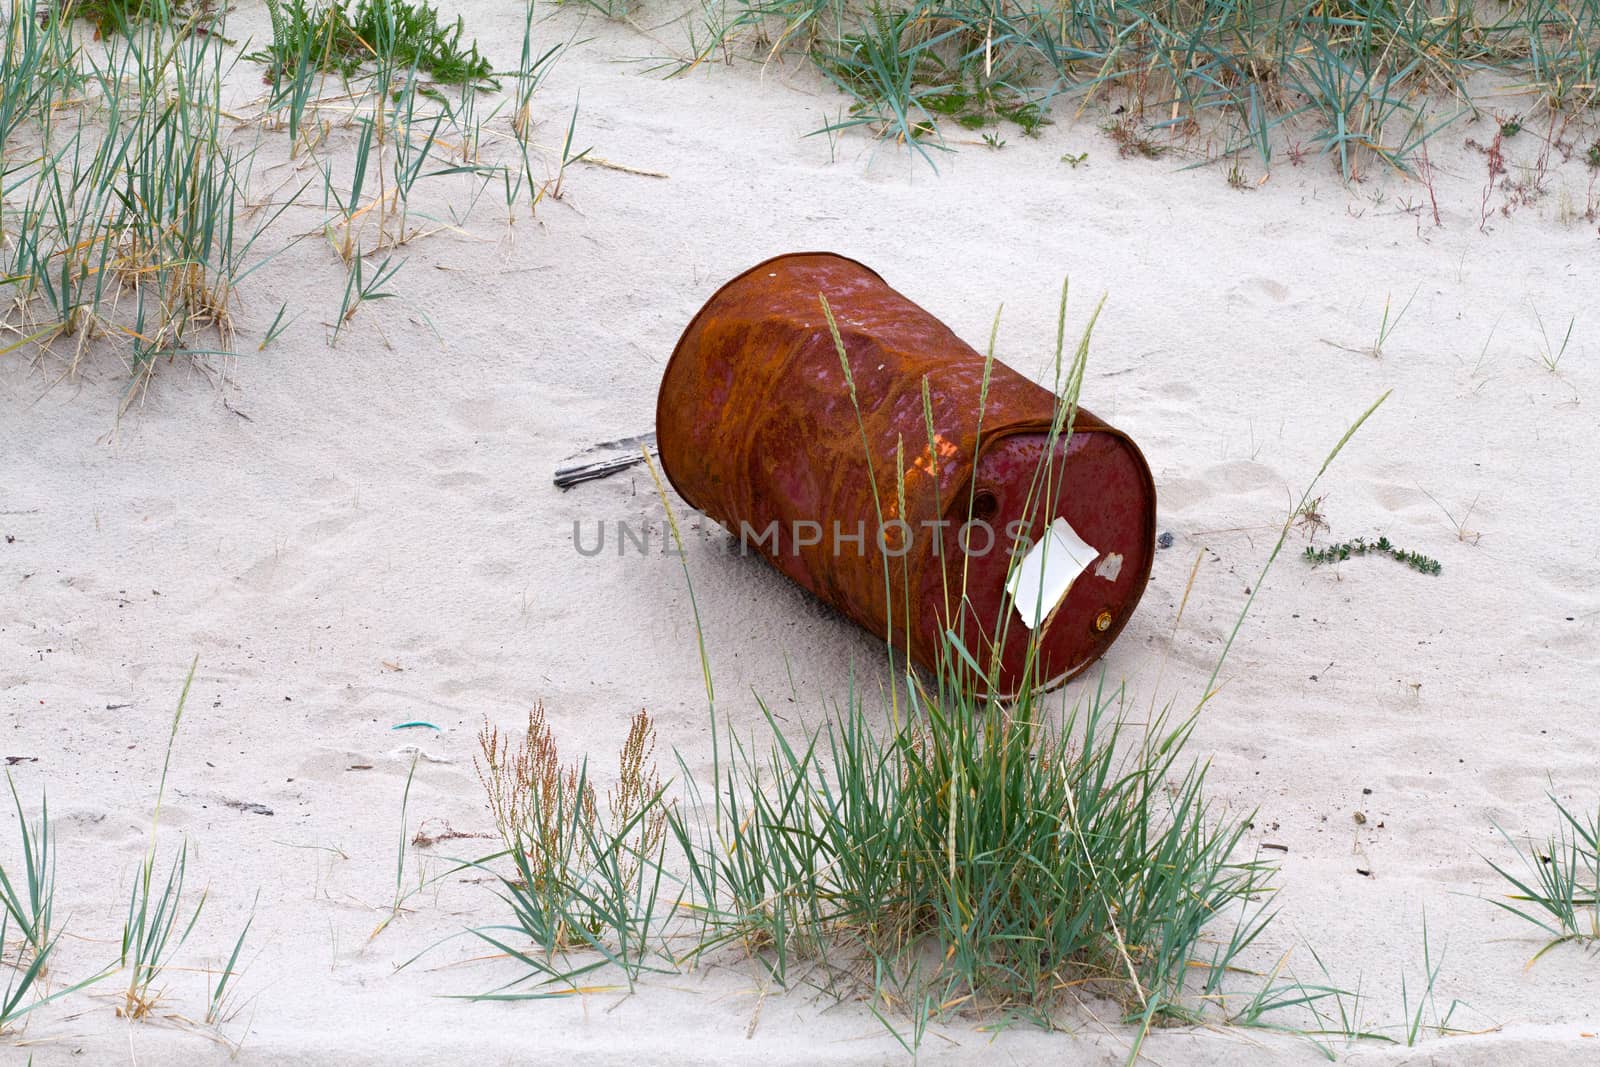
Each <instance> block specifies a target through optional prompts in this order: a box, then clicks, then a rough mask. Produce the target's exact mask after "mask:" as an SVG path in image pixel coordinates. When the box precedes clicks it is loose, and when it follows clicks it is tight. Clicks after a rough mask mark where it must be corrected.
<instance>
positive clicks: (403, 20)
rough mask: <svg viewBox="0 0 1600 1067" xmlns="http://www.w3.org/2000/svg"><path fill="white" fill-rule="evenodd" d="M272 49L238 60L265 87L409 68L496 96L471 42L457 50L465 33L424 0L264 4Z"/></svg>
mask: <svg viewBox="0 0 1600 1067" xmlns="http://www.w3.org/2000/svg"><path fill="white" fill-rule="evenodd" d="M267 10H268V12H269V13H270V14H271V18H272V41H271V42H270V43H269V44H268V45H267V46H266V48H264V49H262V50H261V51H258V52H252V53H249V54H248V55H246V56H245V58H246V59H252V60H255V61H257V62H259V63H263V64H265V65H266V67H267V77H268V78H269V79H279V78H282V77H283V76H285V75H287V74H289V73H290V72H299V71H301V70H303V69H305V66H306V64H307V62H308V60H310V61H312V62H314V63H315V65H316V67H317V68H318V69H320V70H324V71H328V72H330V73H336V74H339V75H340V76H341V77H343V78H345V79H347V80H348V79H349V78H352V77H354V76H355V74H356V73H357V71H359V70H360V69H361V68H362V67H363V66H364V65H366V64H369V63H372V64H376V66H377V67H378V69H379V70H380V72H382V71H391V70H395V69H401V70H403V69H406V68H415V69H418V70H421V71H423V72H425V73H427V74H428V75H430V76H431V77H432V78H434V79H435V80H436V81H438V82H440V83H442V84H446V85H460V86H464V87H467V88H469V89H473V90H479V89H496V88H498V87H499V83H498V82H497V81H496V79H495V78H494V76H493V70H492V68H491V66H490V64H489V61H488V60H487V59H486V58H484V56H483V55H482V54H481V53H480V52H479V51H478V43H477V42H476V41H471V40H469V41H466V42H463V40H462V37H463V36H464V35H465V33H466V25H465V23H464V22H463V20H462V19H461V17H460V16H457V17H456V20H455V22H454V23H447V22H443V21H441V20H440V17H439V11H438V9H437V8H435V7H434V6H433V5H431V4H429V3H427V2H426V0H417V2H413V0H332V2H331V3H327V4H316V3H308V2H307V0H288V2H287V3H285V2H284V0H267Z"/></svg>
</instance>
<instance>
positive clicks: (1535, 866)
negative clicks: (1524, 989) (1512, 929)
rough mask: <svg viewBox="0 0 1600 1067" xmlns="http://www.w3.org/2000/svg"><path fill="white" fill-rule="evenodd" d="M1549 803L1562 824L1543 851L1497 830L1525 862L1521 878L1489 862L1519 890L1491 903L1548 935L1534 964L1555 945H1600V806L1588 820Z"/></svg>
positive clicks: (1555, 803)
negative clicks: (1524, 844)
mask: <svg viewBox="0 0 1600 1067" xmlns="http://www.w3.org/2000/svg"><path fill="white" fill-rule="evenodd" d="M1550 802H1551V803H1552V804H1554V805H1555V808H1556V814H1557V815H1559V816H1560V819H1559V821H1558V822H1557V824H1556V833H1555V835H1554V836H1552V837H1550V838H1549V839H1547V840H1546V842H1545V845H1544V847H1543V848H1539V847H1537V846H1535V845H1534V844H1532V843H1531V842H1530V843H1529V845H1528V846H1527V847H1526V848H1524V847H1523V846H1521V845H1519V844H1518V843H1517V842H1516V841H1514V840H1512V838H1511V835H1510V834H1508V833H1506V832H1505V830H1504V829H1502V828H1501V827H1500V826H1499V825H1498V824H1496V826H1495V829H1496V830H1499V831H1500V836H1501V837H1503V838H1505V840H1506V843H1507V844H1508V845H1510V846H1511V848H1512V849H1513V851H1515V852H1516V855H1517V859H1518V860H1520V861H1521V868H1522V870H1521V871H1520V872H1518V871H1513V870H1508V869H1507V868H1505V867H1502V866H1500V864H1498V863H1496V862H1495V861H1493V860H1489V861H1488V863H1489V866H1490V867H1492V868H1494V871H1495V873H1496V874H1498V875H1500V877H1502V878H1504V879H1505V880H1506V881H1508V882H1510V883H1511V886H1512V888H1513V889H1514V890H1515V892H1514V893H1511V894H1509V895H1508V897H1507V899H1506V900H1496V901H1493V903H1494V904H1495V905H1496V906H1497V907H1501V908H1504V909H1505V910H1506V911H1509V912H1510V913H1511V914H1513V915H1515V916H1517V917H1518V918H1520V919H1523V920H1525V921H1527V922H1530V923H1532V924H1533V925H1534V926H1537V927H1539V929H1541V930H1543V931H1544V932H1545V933H1547V934H1549V935H1550V938H1551V940H1550V941H1549V942H1548V943H1547V944H1546V945H1545V946H1544V947H1543V948H1541V949H1540V950H1539V951H1538V952H1537V953H1536V954H1535V955H1534V957H1533V958H1534V959H1535V960H1537V959H1539V958H1540V957H1541V956H1543V955H1544V954H1545V953H1546V952H1549V951H1550V950H1551V949H1553V948H1555V947H1556V946H1557V945H1564V944H1567V943H1569V942H1588V943H1600V805H1596V807H1595V813H1594V814H1593V815H1588V816H1585V815H1583V814H1581V813H1580V812H1578V811H1576V810H1575V809H1572V808H1568V807H1567V806H1566V805H1565V804H1563V803H1562V802H1561V801H1560V800H1558V799H1556V797H1555V796H1553V795H1552V796H1551V797H1550Z"/></svg>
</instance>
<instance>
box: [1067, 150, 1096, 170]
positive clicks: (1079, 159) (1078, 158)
mask: <svg viewBox="0 0 1600 1067" xmlns="http://www.w3.org/2000/svg"><path fill="white" fill-rule="evenodd" d="M1061 162H1063V163H1067V164H1070V165H1071V167H1072V169H1073V170H1077V169H1078V168H1079V167H1081V166H1082V165H1083V164H1085V163H1087V162H1089V153H1087V152H1079V153H1078V154H1077V155H1073V154H1072V153H1071V152H1067V153H1064V154H1063V155H1062V157H1061Z"/></svg>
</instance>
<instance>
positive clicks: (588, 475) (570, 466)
mask: <svg viewBox="0 0 1600 1067" xmlns="http://www.w3.org/2000/svg"><path fill="white" fill-rule="evenodd" d="M641 449H648V450H649V452H650V454H651V455H655V454H656V435H655V434H653V433H642V434H637V435H635V436H633V437H621V438H618V439H617V440H615V441H603V442H601V443H600V444H597V445H591V446H590V447H588V448H586V449H584V450H583V451H582V452H579V453H578V454H576V455H573V456H568V457H567V458H566V459H565V460H563V461H562V462H561V466H559V467H557V468H556V477H555V482H556V487H557V488H558V489H571V488H572V487H573V486H575V485H577V484H578V483H579V482H591V481H594V480H595V479H596V478H608V477H610V476H611V475H613V474H618V473H620V472H622V471H625V470H627V469H628V468H630V467H633V466H636V465H637V464H639V463H643V462H644V452H643V451H641Z"/></svg>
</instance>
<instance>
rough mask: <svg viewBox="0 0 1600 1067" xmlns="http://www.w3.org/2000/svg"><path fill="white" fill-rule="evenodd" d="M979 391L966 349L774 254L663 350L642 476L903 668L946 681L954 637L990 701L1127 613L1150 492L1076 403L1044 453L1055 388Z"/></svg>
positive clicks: (873, 293)
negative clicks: (664, 481)
mask: <svg viewBox="0 0 1600 1067" xmlns="http://www.w3.org/2000/svg"><path fill="white" fill-rule="evenodd" d="M819 294H821V295H822V296H825V297H826V298H827V301H828V304H829V307H830V308H831V310H832V312H833V315H834V318H835V320H836V322H837V324H838V328H839V333H840V336H841V339H842V340H843V343H844V348H845V352H846V355H847V358H848V361H849V370H850V380H848V381H847V379H846V374H845V369H844V367H843V366H842V365H841V363H840V358H839V354H838V352H837V351H836V349H835V347H834V343H833V339H832V337H831V336H830V334H829V332H828V326H827V321H826V319H825V318H824V316H823V311H822V307H821V304H820V302H819V299H818V296H819ZM983 376H984V358H983V356H981V355H980V354H979V353H977V352H976V351H974V350H973V349H972V348H971V347H969V346H968V345H967V344H965V343H964V342H962V341H961V339H960V338H958V337H956V335H955V334H953V333H951V332H950V330H949V329H948V328H947V327H945V326H944V325H943V324H942V323H940V322H939V320H937V319H935V318H934V317H933V316H932V315H930V314H928V312H926V311H924V310H923V309H922V308H920V307H918V306H917V305H916V304H913V303H912V302H911V301H910V300H907V299H906V298H905V297H904V296H902V295H900V294H899V293H897V292H895V291H894V290H893V289H891V288H889V286H888V285H887V284H885V282H884V281H883V279H882V278H880V277H879V276H878V275H877V274H876V273H874V272H873V271H871V270H869V269H868V268H866V267H864V266H862V265H861V264H860V263H857V262H855V261H854V260H850V259H846V258H844V257H842V256H837V255H833V254H831V253H798V254H793V255H786V256H779V257H778V258H776V259H771V260H768V261H767V262H765V263H762V264H760V265H759V266H756V267H752V268H751V269H750V270H748V271H746V272H745V273H743V274H741V275H739V276H738V277H737V278H735V279H734V280H733V281H731V282H729V283H728V284H727V285H725V286H723V287H722V288H721V289H720V290H718V291H717V293H716V294H715V295H714V296H712V298H711V299H710V300H709V301H708V302H707V303H706V305H705V307H704V308H702V309H701V310H700V312H699V314H697V315H696V316H695V317H694V320H693V321H692V322H690V323H689V327H688V329H687V330H685V331H684V334H683V337H682V338H681V339H680V340H679V341H678V346H677V348H676V349H675V350H674V352H673V354H672V359H671V361H670V362H669V363H668V364H667V370H666V374H665V377H664V378H663V380H662V383H661V394H660V396H659V398H658V400H657V405H656V437H657V442H658V444H659V446H660V450H661V465H662V467H663V469H664V470H665V471H666V473H667V477H668V478H669V479H670V480H671V482H672V486H673V488H674V489H676V490H677V492H678V494H679V495H680V496H681V497H683V499H684V500H685V501H686V502H687V503H688V504H689V505H690V506H692V507H694V508H696V509H698V510H700V511H702V512H704V513H705V514H707V515H709V516H711V517H712V518H713V519H715V520H716V521H717V522H719V523H721V524H722V525H723V526H725V527H727V528H728V529H729V530H730V531H731V532H733V533H734V534H735V535H736V536H740V537H741V538H742V540H743V542H744V544H745V545H746V546H747V547H748V548H750V549H753V550H756V551H759V552H760V553H761V554H762V555H764V556H766V557H767V559H768V560H770V561H771V562H772V564H773V565H774V566H776V567H777V568H778V569H779V570H780V571H782V572H783V573H784V574H786V575H788V576H789V577H790V578H792V579H793V580H794V581H796V582H798V583H799V584H800V585H801V586H803V587H805V588H806V589H808V590H810V591H811V592H812V593H815V594H816V595H817V596H819V597H821V598H822V599H823V600H825V601H827V602H828V603H829V604H832V605H833V606H834V607H836V608H838V609H839V610H840V611H842V612H844V613H845V614H846V615H848V616H849V617H850V618H852V619H854V620H855V621H856V622H858V623H860V624H861V625H862V626H864V627H866V628H867V629H868V630H871V631H872V632H873V633H875V634H877V635H878V636H879V637H887V638H888V639H889V640H890V641H892V642H893V643H894V645H895V646H896V647H899V648H901V649H903V650H904V649H908V650H909V652H910V655H911V657H912V658H913V659H914V660H915V661H916V662H918V663H919V664H921V665H922V666H924V667H926V668H928V669H930V670H939V669H940V665H941V660H944V661H945V662H944V667H945V669H950V668H951V667H952V663H950V662H949V660H950V658H951V657H950V655H949V653H948V651H946V650H947V649H948V648H949V647H950V645H949V644H948V643H947V642H946V640H945V637H944V634H945V632H946V631H953V632H955V633H957V634H958V635H959V636H960V641H961V646H962V647H963V648H965V649H966V650H967V652H968V654H969V655H970V656H972V657H974V658H975V659H976V661H977V662H978V663H979V664H980V665H981V666H982V667H983V669H984V671H985V672H986V673H987V674H988V676H989V677H990V678H992V679H993V686H994V688H995V689H997V690H998V691H999V692H1000V693H1003V694H1005V695H1012V694H1015V693H1016V692H1018V691H1019V690H1020V689H1022V688H1023V687H1027V688H1030V689H1032V688H1049V687H1051V686H1054V685H1057V684H1059V683H1061V682H1062V681H1065V680H1066V679H1067V678H1069V677H1071V676H1072V675H1074V674H1076V673H1077V672H1079V671H1081V670H1083V669H1084V668H1085V667H1087V666H1088V665H1089V664H1090V663H1092V662H1093V661H1094V660H1095V659H1096V658H1097V657H1098V656H1100V655H1101V654H1102V653H1103V652H1104V651H1105V650H1106V649H1107V648H1108V647H1109V646H1110V644H1111V642H1112V641H1113V640H1114V639H1115V638H1116V636H1117V634H1118V633H1119V632H1120V631H1121V629H1122V627H1123V625H1124V624H1125V623H1126V622H1127V621H1128V618H1129V616H1130V615H1132V613H1133V610H1134V608H1135V607H1136V606H1137V605H1138V603H1139V598H1140V596H1141V595H1142V594H1143V592H1144V588H1145V584H1146V582H1147V581H1148V580H1149V577H1150V563H1151V557H1152V556H1153V554H1154V551H1155V486H1154V483H1153V482H1152V480H1151V477H1150V468H1149V467H1148V465H1147V464H1146V463H1145V460H1144V456H1143V455H1142V454H1141V453H1140V451H1139V448H1138V446H1137V445H1135V444H1134V443H1133V441H1132V440H1130V439H1129V438H1128V437H1127V435H1125V434H1123V433H1121V432H1120V431H1118V430H1115V429H1113V428H1112V427H1110V426H1108V425H1106V424H1105V423H1104V422H1101V421H1100V420H1099V419H1097V418H1095V417H1094V416H1093V415H1091V414H1089V412H1087V411H1084V410H1083V409H1081V408H1079V409H1078V411H1077V413H1076V416H1075V419H1074V426H1073V432H1072V434H1071V436H1070V438H1068V439H1067V440H1065V441H1063V440H1061V436H1064V435H1058V436H1057V437H1055V439H1054V446H1053V448H1052V447H1051V442H1052V434H1051V429H1052V420H1053V419H1055V418H1056V415H1057V408H1058V404H1057V400H1056V397H1055V395H1054V394H1052V393H1051V392H1050V391H1049V390H1047V389H1044V388H1042V387H1040V386H1039V385H1036V384H1035V383H1034V382H1032V381H1029V380H1028V379H1026V378H1024V377H1023V376H1022V375H1020V374H1017V373H1016V372H1015V371H1012V370H1010V369H1009V368H1007V367H1005V366H1003V365H1001V364H999V363H995V364H993V367H992V373H991V378H990V381H989V383H988V389H987V395H986V396H985V395H984V383H983ZM924 380H926V383H927V392H926V396H927V409H928V410H927V412H925V410H924V386H923V383H924ZM852 384H853V386H854V393H855V400H854V402H852V396H851V386H852ZM980 397H984V401H983V403H982V404H981V405H980ZM980 407H981V422H980ZM929 413H931V418H928V417H926V416H927V414H929ZM930 425H931V428H932V432H931V433H930ZM1047 460H1048V462H1047ZM902 489H903V493H902ZM880 512H881V522H880ZM971 520H976V521H975V522H972V521H971ZM986 529H987V531H988V535H986V533H985V530H986ZM886 558H887V562H888V568H887V570H888V577H887V581H886V579H885V573H884V572H885V566H884V564H885V559H886ZM1008 586H1009V587H1010V588H1011V589H1013V590H1016V595H1015V597H1014V601H1015V602H1013V597H1011V596H1009V595H1008ZM957 658H959V659H961V661H962V662H965V659H964V657H959V656H958V657H957ZM974 681H975V684H977V685H978V686H979V687H983V686H985V685H986V684H987V683H986V682H985V680H984V679H974Z"/></svg>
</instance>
